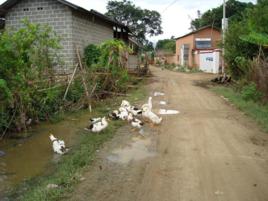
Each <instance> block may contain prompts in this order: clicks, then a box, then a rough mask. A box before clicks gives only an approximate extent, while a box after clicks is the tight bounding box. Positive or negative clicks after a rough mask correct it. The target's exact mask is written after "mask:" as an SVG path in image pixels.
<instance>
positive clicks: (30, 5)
mask: <svg viewBox="0 0 268 201" xmlns="http://www.w3.org/2000/svg"><path fill="white" fill-rule="evenodd" d="M25 17H27V18H28V19H29V21H30V22H33V23H40V24H48V25H50V26H51V27H52V28H53V29H54V31H55V32H56V33H57V35H58V36H60V38H61V45H62V49H61V50H60V51H59V56H60V58H61V60H62V61H63V64H61V65H60V67H57V68H56V69H55V70H56V71H57V72H58V73H68V71H70V69H71V68H72V67H73V60H72V54H73V44H72V31H71V30H72V12H71V10H70V8H68V7H67V6H65V5H63V4H61V3H58V2H57V1H55V0H24V1H19V3H17V4H16V5H15V6H13V7H12V8H11V9H10V10H9V12H8V13H7V15H6V28H7V29H10V28H12V29H19V28H20V27H21V26H22V23H21V20H22V19H24V18H25Z"/></svg>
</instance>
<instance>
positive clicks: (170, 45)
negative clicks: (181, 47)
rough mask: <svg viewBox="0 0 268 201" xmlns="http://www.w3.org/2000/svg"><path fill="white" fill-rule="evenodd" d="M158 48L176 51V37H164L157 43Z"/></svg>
mask: <svg viewBox="0 0 268 201" xmlns="http://www.w3.org/2000/svg"><path fill="white" fill-rule="evenodd" d="M155 49H156V50H164V51H167V52H172V53H175V52H176V41H175V40H174V39H163V40H159V41H157V43H156V47H155Z"/></svg>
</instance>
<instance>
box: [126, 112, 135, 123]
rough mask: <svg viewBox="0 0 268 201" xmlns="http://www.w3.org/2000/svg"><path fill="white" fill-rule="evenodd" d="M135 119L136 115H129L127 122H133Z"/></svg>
mask: <svg viewBox="0 0 268 201" xmlns="http://www.w3.org/2000/svg"><path fill="white" fill-rule="evenodd" d="M133 119H134V115H133V114H132V113H128V116H127V121H128V122H131V121H132V120H133Z"/></svg>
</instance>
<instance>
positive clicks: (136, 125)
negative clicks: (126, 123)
mask: <svg viewBox="0 0 268 201" xmlns="http://www.w3.org/2000/svg"><path fill="white" fill-rule="evenodd" d="M143 125H144V123H143V122H142V121H141V120H139V119H137V118H134V119H133V120H132V121H131V126H132V127H133V128H138V129H141V128H142V126H143Z"/></svg>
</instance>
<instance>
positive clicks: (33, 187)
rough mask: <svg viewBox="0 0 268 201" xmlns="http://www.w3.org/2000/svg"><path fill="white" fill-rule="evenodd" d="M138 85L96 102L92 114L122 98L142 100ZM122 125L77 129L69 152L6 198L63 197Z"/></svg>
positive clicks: (38, 199)
mask: <svg viewBox="0 0 268 201" xmlns="http://www.w3.org/2000/svg"><path fill="white" fill-rule="evenodd" d="M142 84H143V83H140V84H139V85H138V88H137V89H135V90H132V91H131V92H130V94H129V96H128V97H116V98H112V99H107V100H104V101H101V102H99V103H97V104H96V105H95V107H94V112H93V114H92V116H103V115H106V114H107V112H108V111H110V110H111V108H116V107H118V106H119V104H120V102H121V100H122V99H123V98H126V99H127V100H129V101H130V102H131V103H133V104H134V103H135V102H137V101H140V100H142V99H144V98H145V96H146V92H145V89H144V87H142ZM123 124H124V122H122V121H113V122H110V123H109V126H108V128H107V129H105V130H104V131H103V132H102V133H100V134H89V133H88V132H87V131H84V130H83V129H82V128H81V130H80V131H79V133H78V134H79V138H80V139H79V143H78V144H77V145H76V146H75V147H73V148H72V150H71V151H70V153H68V154H66V155H64V156H62V158H61V160H60V162H59V163H57V165H56V166H55V167H53V168H52V170H53V171H52V170H50V174H49V175H47V176H40V177H38V178H34V179H31V180H29V181H27V182H25V183H24V184H22V185H21V186H19V187H18V188H17V189H16V190H15V193H14V192H13V193H12V195H10V199H11V200H20V201H45V200H46V201H50V200H60V199H64V196H65V195H66V194H67V193H70V192H72V190H73V189H74V186H75V184H77V183H79V181H80V179H81V175H82V173H83V170H84V168H85V167H88V166H89V165H90V164H91V163H92V162H93V161H94V159H95V153H96V150H97V149H99V148H100V147H101V145H102V144H103V143H104V142H105V141H107V140H109V139H111V138H112V137H113V136H114V134H115V133H116V130H117V129H118V128H119V127H120V126H122V125H123ZM48 184H56V185H58V187H57V188H50V189H49V188H47V186H48Z"/></svg>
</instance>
